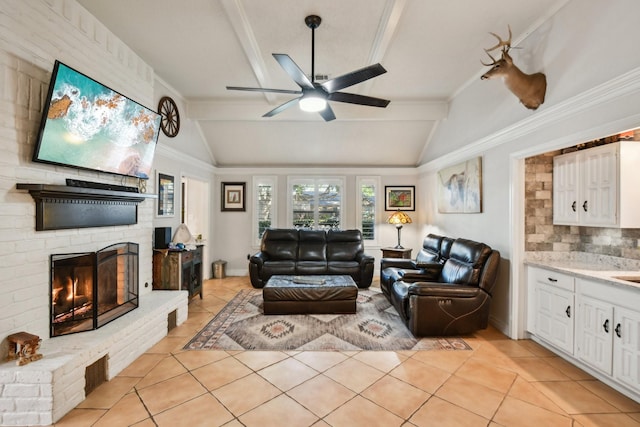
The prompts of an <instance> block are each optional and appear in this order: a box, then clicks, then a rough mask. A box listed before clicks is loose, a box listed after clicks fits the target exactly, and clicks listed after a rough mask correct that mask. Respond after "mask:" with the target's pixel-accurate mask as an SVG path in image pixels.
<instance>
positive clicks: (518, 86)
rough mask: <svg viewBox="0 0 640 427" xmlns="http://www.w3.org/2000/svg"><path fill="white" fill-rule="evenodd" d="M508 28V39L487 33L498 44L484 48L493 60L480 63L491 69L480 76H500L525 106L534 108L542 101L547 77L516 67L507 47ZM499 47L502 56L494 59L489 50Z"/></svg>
mask: <svg viewBox="0 0 640 427" xmlns="http://www.w3.org/2000/svg"><path fill="white" fill-rule="evenodd" d="M508 28H509V39H508V40H502V38H500V36H498V35H497V34H495V33H489V34H491V35H492V36H494V37H495V38H497V39H498V44H496V45H495V46H493V47H491V48H489V49H485V50H484V51H485V52H486V53H487V55H489V58H491V60H492V61H493V62H492V63H491V64H485V63H484V62H483V63H482V65H486V66H487V67H491V69H490V70H489V71H487V72H486V73H484V74H483V75H482V77H480V78H481V79H482V80H486V79H493V78H496V77H502V79H503V80H504V83H505V84H506V85H507V88H508V89H509V90H510V91H511V92H513V94H514V95H515V96H517V97H518V99H520V102H522V104H523V105H524V106H525V107H527V108H529V109H531V110H535V109H537V108H538V107H539V106H540V105H541V104H542V103H543V102H544V95H545V92H546V91H547V78H546V76H545V75H544V74H542V73H535V74H525V73H523V72H522V71H520V69H519V68H518V67H516V65H515V64H514V63H513V60H512V59H511V56H510V55H509V49H511V26H509V27H508ZM500 48H502V56H501V58H500V59H498V60H496V59H495V58H494V57H493V56H491V54H490V53H489V52H491V51H493V50H496V49H500Z"/></svg>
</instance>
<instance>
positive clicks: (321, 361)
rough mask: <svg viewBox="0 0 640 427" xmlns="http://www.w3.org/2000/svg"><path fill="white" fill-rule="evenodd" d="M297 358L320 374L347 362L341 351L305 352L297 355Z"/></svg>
mask: <svg viewBox="0 0 640 427" xmlns="http://www.w3.org/2000/svg"><path fill="white" fill-rule="evenodd" d="M295 358H296V359H297V360H299V361H301V362H302V363H304V364H305V365H308V366H311V367H312V368H313V369H315V370H316V371H318V372H324V371H326V370H327V369H329V368H331V367H333V366H335V365H337V364H338V363H341V362H344V361H345V360H347V356H346V355H345V354H344V353H342V352H340V351H303V352H300V353H298V354H296V355H295Z"/></svg>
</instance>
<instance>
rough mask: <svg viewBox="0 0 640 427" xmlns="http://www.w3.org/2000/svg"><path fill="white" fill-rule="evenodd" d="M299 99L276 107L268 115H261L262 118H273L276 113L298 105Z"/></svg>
mask: <svg viewBox="0 0 640 427" xmlns="http://www.w3.org/2000/svg"><path fill="white" fill-rule="evenodd" d="M300 98H301V97H298V98H293V99H291V100H289V101H287V102H285V103H284V104H281V105H278V106H277V107H276V108H274V109H273V110H271V111H269V112H268V113H265V114H263V115H262V117H273V116H275V115H276V114H278V113H281V112H283V111H284V110H286V109H287V108H289V107H293V106H294V105H295V104H297V103H298V101H299V100H300Z"/></svg>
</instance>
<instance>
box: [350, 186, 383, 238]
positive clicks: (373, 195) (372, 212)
mask: <svg viewBox="0 0 640 427" xmlns="http://www.w3.org/2000/svg"><path fill="white" fill-rule="evenodd" d="M378 188H380V179H379V178H378V177H357V178H356V191H357V202H356V227H357V228H359V229H360V230H362V237H363V238H364V240H366V241H368V242H369V243H370V244H373V245H375V244H377V240H378V238H377V233H376V208H377V204H376V201H377V195H378Z"/></svg>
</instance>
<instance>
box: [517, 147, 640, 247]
mask: <svg viewBox="0 0 640 427" xmlns="http://www.w3.org/2000/svg"><path fill="white" fill-rule="evenodd" d="M558 154H560V151H553V152H549V153H545V154H541V155H538V156H535V157H530V158H527V159H526V160H525V250H526V251H528V252H539V251H552V252H567V251H568V252H587V253H592V254H600V255H610V256H615V257H622V258H631V259H640V247H639V245H640V229H629V228H627V229H620V228H602V227H578V226H568V225H553V157H554V156H556V155H558Z"/></svg>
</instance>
